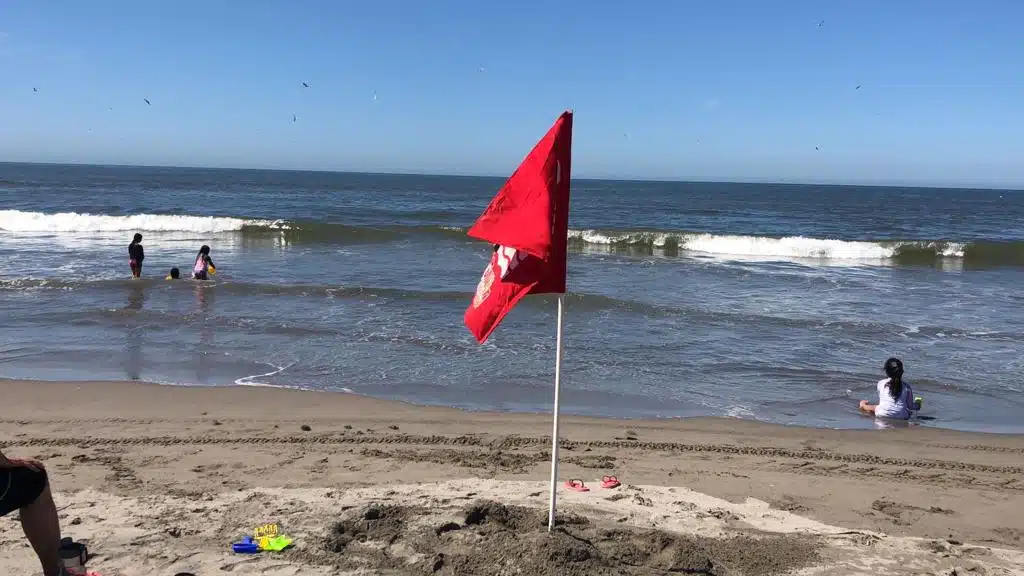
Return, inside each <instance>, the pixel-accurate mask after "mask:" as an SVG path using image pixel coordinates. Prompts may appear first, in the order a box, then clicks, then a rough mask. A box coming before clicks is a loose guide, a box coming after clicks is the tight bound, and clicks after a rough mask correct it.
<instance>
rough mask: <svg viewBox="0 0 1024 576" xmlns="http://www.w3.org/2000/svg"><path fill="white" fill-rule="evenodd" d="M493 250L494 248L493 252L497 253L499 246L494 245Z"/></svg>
mask: <svg viewBox="0 0 1024 576" xmlns="http://www.w3.org/2000/svg"><path fill="white" fill-rule="evenodd" d="M493 248H494V251H495V252H497V251H498V248H501V244H495V245H494V246H493Z"/></svg>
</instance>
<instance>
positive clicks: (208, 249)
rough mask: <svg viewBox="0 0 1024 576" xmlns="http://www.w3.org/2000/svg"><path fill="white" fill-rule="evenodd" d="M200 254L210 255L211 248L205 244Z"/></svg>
mask: <svg viewBox="0 0 1024 576" xmlns="http://www.w3.org/2000/svg"><path fill="white" fill-rule="evenodd" d="M199 253H200V254H209V253H210V247H209V246H207V245H206V244H203V247H202V248H200V249H199Z"/></svg>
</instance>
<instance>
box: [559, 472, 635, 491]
mask: <svg viewBox="0 0 1024 576" xmlns="http://www.w3.org/2000/svg"><path fill="white" fill-rule="evenodd" d="M621 485H622V484H621V483H620V482H619V479H618V478H616V477H615V476H602V477H601V488H604V489H606V490H609V489H612V488H618V487H619V486H621ZM565 487H566V488H568V489H569V490H574V491H576V492H590V488H588V487H587V485H586V484H584V483H583V480H580V479H579V478H573V479H571V480H568V481H567V482H566V483H565Z"/></svg>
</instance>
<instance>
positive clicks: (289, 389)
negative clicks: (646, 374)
mask: <svg viewBox="0 0 1024 576" xmlns="http://www.w3.org/2000/svg"><path fill="white" fill-rule="evenodd" d="M263 376H265V375H263ZM251 377H259V375H258V376H251ZM247 378H249V377H247ZM239 380H244V378H240V379H239ZM4 383H39V384H42V385H57V386H68V385H70V386H83V385H86V386H96V385H100V386H142V387H149V388H151V389H152V388H155V387H158V388H172V389H200V390H224V389H234V388H241V389H247V390H255V389H260V390H278V391H281V392H283V393H285V394H306V393H308V394H326V395H328V396H335V395H336V396H343V397H354V398H359V399H360V400H359V401H360V402H368V403H370V404H377V403H379V405H378V406H376V408H377V409H382V408H383V406H384V405H388V404H391V405H396V406H405V407H408V408H414V409H424V410H442V411H451V412H454V413H459V414H479V415H490V416H491V417H498V416H521V417H525V418H541V419H543V418H546V419H547V422H548V427H549V428H550V425H551V420H552V413H551V410H550V409H547V410H515V409H510V410H495V409H491V408H479V409H478V408H470V407H464V406H452V405H448V404H443V403H437V404H431V403H421V402H417V401H412V400H404V399H398V398H381V397H378V396H373V395H369V394H363V393H360V392H355V391H352V390H349V389H347V388H345V389H340V390H319V389H315V388H305V387H301V386H283V385H273V384H262V383H239V382H238V381H236V382H234V383H232V384H178V383H167V382H151V381H145V380H90V379H82V380H57V379H32V378H9V377H0V384H4ZM228 394H234V393H228ZM851 405H853V401H852V400H851ZM566 419H575V420H580V421H591V422H592V423H595V424H596V423H600V422H641V423H651V424H655V423H657V424H667V423H670V422H702V421H723V422H742V423H749V424H752V425H763V426H768V427H776V428H784V429H799V430H806V431H833V432H844V431H849V432H864V433H872V432H878V431H880V430H883V429H884V430H888V429H896V430H899V429H913V430H934V431H936V432H937V433H952V434H965V435H978V436H982V437H989V436H992V437H1008V438H1014V437H1019V438H1024V432H1017V431H1007V432H1004V431H985V430H972V429H957V428H945V427H940V426H935V425H932V424H928V423H922V421H912V422H911V423H909V424H908V423H905V422H892V423H887V424H885V425H883V426H878V425H876V424H875V423H874V420H873V419H869V418H868V417H866V416H862V419H863V420H864V422H865V425H864V426H862V427H856V428H854V427H847V428H839V427H824V426H812V425H806V424H782V423H778V422H770V421H766V420H759V419H756V418H745V417H740V416H709V415H704V416H664V417H662V416H654V417H652V416H606V415H588V414H578V413H571V412H567V411H566V410H565V409H564V407H563V410H562V413H561V416H560V421H561V422H564V421H566ZM931 421H932V419H931V418H929V419H928V420H926V421H924V422H931ZM868 422H871V424H868ZM549 437H550V433H549ZM563 438H564V435H563Z"/></svg>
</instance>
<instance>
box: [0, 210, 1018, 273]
mask: <svg viewBox="0 0 1024 576" xmlns="http://www.w3.org/2000/svg"><path fill="white" fill-rule="evenodd" d="M466 230H467V228H465V227H459V226H451V225H439V224H429V225H398V224H392V225H380V226H356V225H348V224H340V223H325V222H311V221H287V220H271V219H251V218H249V219H247V218H233V217H221V216H186V215H175V214H134V215H126V216H113V215H97V214H85V213H74V212H65V213H58V214H45V213H41V212H23V211H20V210H0V231H3V232H8V233H13V234H41V233H42V234H65V233H66V234H74V235H76V236H81V235H87V234H95V233H108V232H129V231H132V232H134V231H140V232H151V233H152V232H155V233H177V234H182V233H184V234H192V233H194V234H240V235H242V236H244V237H253V238H259V237H270V236H272V237H281V238H283V239H285V240H286V241H287V242H289V243H341V244H348V243H386V242H392V241H395V240H399V239H402V238H405V237H408V236H419V237H423V236H427V237H433V238H435V239H441V240H448V241H454V242H462V241H466V242H476V241H475V240H473V239H471V238H468V237H467V236H466ZM569 246H570V248H571V249H572V250H574V251H577V252H602V251H603V252H611V253H623V254H638V255H646V254H659V255H666V256H678V255H682V254H698V255H700V254H706V255H711V256H720V257H735V258H757V259H779V260H791V259H795V260H820V261H847V262H858V261H859V262H887V263H890V264H898V265H928V264H933V263H935V262H936V261H940V260H955V261H957V262H958V263H959V264H962V265H963V266H964V267H968V268H991V267H999V266H1024V242H1021V241H990V240H980V241H972V242H963V241H955V240H927V239H916V240H915V239H911V240H891V239H884V240H838V239H830V238H811V237H805V236H786V237H771V236H752V235H748V236H745V235H738V234H711V233H704V232H686V231H658V230H648V231H643V230H641V231H623V230H570V231H569Z"/></svg>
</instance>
